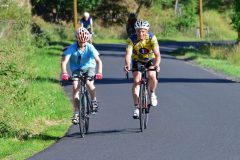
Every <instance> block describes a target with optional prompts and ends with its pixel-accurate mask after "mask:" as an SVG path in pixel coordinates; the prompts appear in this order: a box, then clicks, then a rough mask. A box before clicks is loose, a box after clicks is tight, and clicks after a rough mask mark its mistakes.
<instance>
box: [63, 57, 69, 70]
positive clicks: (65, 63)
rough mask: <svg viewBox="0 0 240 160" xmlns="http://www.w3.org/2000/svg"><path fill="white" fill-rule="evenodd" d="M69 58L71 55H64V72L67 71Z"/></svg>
mask: <svg viewBox="0 0 240 160" xmlns="http://www.w3.org/2000/svg"><path fill="white" fill-rule="evenodd" d="M69 59H70V56H64V57H63V58H62V62H61V67H62V73H67V63H68V61H69Z"/></svg>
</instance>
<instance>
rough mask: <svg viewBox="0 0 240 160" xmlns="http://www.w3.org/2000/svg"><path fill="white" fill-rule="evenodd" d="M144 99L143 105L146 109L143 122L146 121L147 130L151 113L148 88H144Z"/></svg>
mask: <svg viewBox="0 0 240 160" xmlns="http://www.w3.org/2000/svg"><path fill="white" fill-rule="evenodd" d="M144 87H145V88H144V94H143V95H144V98H143V104H144V109H143V112H144V114H143V121H144V129H146V128H147V124H148V113H149V109H150V108H149V105H148V104H149V96H148V89H147V86H144Z"/></svg>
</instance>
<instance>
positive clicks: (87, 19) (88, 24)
mask: <svg viewBox="0 0 240 160" xmlns="http://www.w3.org/2000/svg"><path fill="white" fill-rule="evenodd" d="M80 26H81V27H84V28H86V29H87V30H88V31H89V33H90V38H89V41H90V43H92V35H93V18H92V17H91V16H90V14H89V13H88V12H84V14H83V18H81V19H80Z"/></svg>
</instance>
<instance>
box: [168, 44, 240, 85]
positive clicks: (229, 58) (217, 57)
mask: <svg viewBox="0 0 240 160" xmlns="http://www.w3.org/2000/svg"><path fill="white" fill-rule="evenodd" d="M239 48H240V46H238V45H224V46H208V45H207V46H202V47H201V48H200V49H196V48H193V47H189V48H183V49H179V50H176V51H174V52H173V53H172V55H174V56H176V57H177V58H179V59H184V60H187V61H189V60H190V61H194V62H196V63H197V64H199V65H201V66H204V67H206V68H210V69H213V70H214V71H215V72H219V73H223V74H224V75H225V76H228V77H229V76H230V77H229V78H232V79H235V80H238V81H239V80H240V49H239Z"/></svg>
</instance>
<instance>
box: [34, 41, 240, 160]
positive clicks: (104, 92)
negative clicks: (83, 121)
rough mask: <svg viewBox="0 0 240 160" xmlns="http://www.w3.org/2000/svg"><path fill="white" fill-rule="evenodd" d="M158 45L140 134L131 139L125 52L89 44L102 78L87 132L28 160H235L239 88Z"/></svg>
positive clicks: (239, 145) (134, 126)
mask: <svg viewBox="0 0 240 160" xmlns="http://www.w3.org/2000/svg"><path fill="white" fill-rule="evenodd" d="M160 45H161V53H162V63H161V72H160V75H159V78H158V79H159V85H158V89H157V96H158V99H159V106H158V107H155V108H152V109H151V111H150V117H149V125H148V128H147V129H146V130H144V131H143V132H139V121H138V120H134V119H132V112H133V107H132V99H131V81H127V80H126V79H125V77H124V76H125V75H124V72H123V65H124V51H125V46H124V45H96V47H97V48H98V50H99V52H100V53H101V58H102V61H103V64H104V73H103V76H104V79H103V80H101V81H96V87H97V97H98V99H99V100H100V101H101V106H100V107H101V108H100V111H99V112H98V114H96V115H95V116H91V118H90V133H89V134H88V135H87V136H86V137H84V138H80V136H79V130H78V126H71V127H70V129H69V131H68V133H67V134H66V135H65V136H64V137H63V138H62V139H60V140H59V141H57V142H56V143H55V144H54V145H52V146H50V147H49V148H48V149H46V150H44V151H42V152H40V153H38V154H36V155H35V156H33V157H31V158H29V160H110V159H111V160H112V159H113V160H239V159H240V84H239V83H236V82H233V81H230V80H226V79H224V78H222V77H220V76H218V75H216V74H213V73H211V72H208V71H207V70H205V69H202V68H201V67H198V66H195V65H192V64H191V63H188V62H187V61H183V60H177V59H175V58H174V57H171V56H169V55H168V54H167V53H168V52H170V51H172V50H173V49H176V48H178V47H182V45H188V44H181V43H176V44H174V43H163V44H161V43H160ZM70 88H71V86H65V90H66V92H67V93H68V95H69V96H70Z"/></svg>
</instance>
